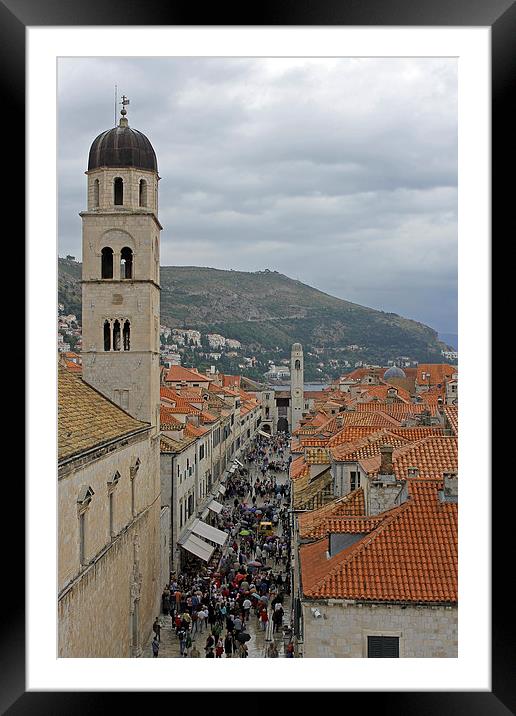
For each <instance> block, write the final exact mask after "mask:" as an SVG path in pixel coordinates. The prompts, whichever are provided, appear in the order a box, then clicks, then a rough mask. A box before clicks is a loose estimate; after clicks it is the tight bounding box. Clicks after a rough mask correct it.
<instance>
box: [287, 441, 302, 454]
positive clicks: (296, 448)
mask: <svg viewBox="0 0 516 716" xmlns="http://www.w3.org/2000/svg"><path fill="white" fill-rule="evenodd" d="M290 452H291V453H292V452H301V453H303V455H304V453H305V451H304V448H303V445H302V444H301V442H300V441H299V440H295V439H294V438H292V440H291V441H290Z"/></svg>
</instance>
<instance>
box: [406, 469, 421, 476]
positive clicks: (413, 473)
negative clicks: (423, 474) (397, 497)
mask: <svg viewBox="0 0 516 716" xmlns="http://www.w3.org/2000/svg"><path fill="white" fill-rule="evenodd" d="M407 476H408V477H418V476H419V468H418V467H408V468H407Z"/></svg>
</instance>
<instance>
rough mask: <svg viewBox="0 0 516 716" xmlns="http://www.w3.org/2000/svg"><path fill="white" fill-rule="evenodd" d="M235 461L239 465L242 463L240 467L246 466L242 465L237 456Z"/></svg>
mask: <svg viewBox="0 0 516 716" xmlns="http://www.w3.org/2000/svg"><path fill="white" fill-rule="evenodd" d="M235 462H236V464H237V465H240V467H244V466H243V465H242V463H241V462H240V461H239V460H237V459H236V458H235Z"/></svg>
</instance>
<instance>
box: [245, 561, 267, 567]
mask: <svg viewBox="0 0 516 716" xmlns="http://www.w3.org/2000/svg"><path fill="white" fill-rule="evenodd" d="M247 566H248V567H262V566H263V565H262V563H261V562H257V561H256V560H253V561H252V562H248V563H247Z"/></svg>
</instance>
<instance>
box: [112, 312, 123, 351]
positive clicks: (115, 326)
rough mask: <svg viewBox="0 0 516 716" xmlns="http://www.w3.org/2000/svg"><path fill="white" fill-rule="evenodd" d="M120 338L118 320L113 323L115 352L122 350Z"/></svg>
mask: <svg viewBox="0 0 516 716" xmlns="http://www.w3.org/2000/svg"><path fill="white" fill-rule="evenodd" d="M120 337H121V330H120V321H119V320H118V319H117V320H116V321H115V322H114V323H113V350H114V351H119V350H120Z"/></svg>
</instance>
